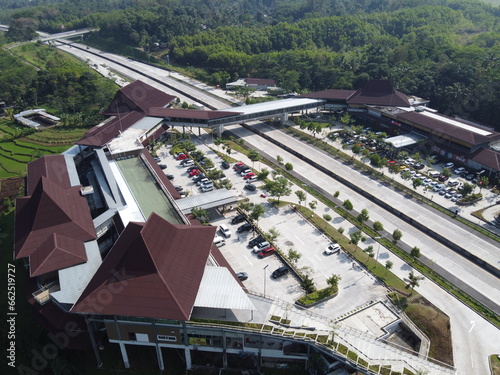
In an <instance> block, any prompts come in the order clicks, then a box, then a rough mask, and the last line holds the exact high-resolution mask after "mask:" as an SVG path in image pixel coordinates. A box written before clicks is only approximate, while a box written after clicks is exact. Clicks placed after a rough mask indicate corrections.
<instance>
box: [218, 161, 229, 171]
mask: <svg viewBox="0 0 500 375" xmlns="http://www.w3.org/2000/svg"><path fill="white" fill-rule="evenodd" d="M220 166H221V167H222V169H229V163H228V162H227V161H225V160H224V161H223V162H222V163H221V164H220Z"/></svg>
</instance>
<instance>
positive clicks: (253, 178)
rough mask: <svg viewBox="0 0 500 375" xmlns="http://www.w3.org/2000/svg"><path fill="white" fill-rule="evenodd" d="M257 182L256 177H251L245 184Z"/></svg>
mask: <svg viewBox="0 0 500 375" xmlns="http://www.w3.org/2000/svg"><path fill="white" fill-rule="evenodd" d="M255 181H257V176H252V177H250V178H249V179H247V182H255Z"/></svg>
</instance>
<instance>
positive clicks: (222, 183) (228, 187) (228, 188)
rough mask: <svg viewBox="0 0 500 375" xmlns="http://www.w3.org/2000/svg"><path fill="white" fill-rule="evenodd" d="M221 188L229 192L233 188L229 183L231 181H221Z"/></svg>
mask: <svg viewBox="0 0 500 375" xmlns="http://www.w3.org/2000/svg"><path fill="white" fill-rule="evenodd" d="M220 184H221V186H222V187H223V188H225V189H227V190H231V188H232V187H233V183H232V182H231V180H229V179H227V178H225V179H224V180H222V181H221V182H220Z"/></svg>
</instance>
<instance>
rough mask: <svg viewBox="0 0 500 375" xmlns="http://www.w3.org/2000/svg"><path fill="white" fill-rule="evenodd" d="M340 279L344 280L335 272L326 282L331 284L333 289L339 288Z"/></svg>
mask: <svg viewBox="0 0 500 375" xmlns="http://www.w3.org/2000/svg"><path fill="white" fill-rule="evenodd" d="M340 280H342V277H341V276H340V275H335V274H333V275H332V276H330V277H329V278H328V279H326V283H327V284H328V285H330V288H331V289H333V290H334V289H337V287H338V285H339V281H340Z"/></svg>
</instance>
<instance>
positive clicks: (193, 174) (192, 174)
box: [189, 169, 201, 177]
mask: <svg viewBox="0 0 500 375" xmlns="http://www.w3.org/2000/svg"><path fill="white" fill-rule="evenodd" d="M200 173H201V172H200V170H199V169H193V170H192V171H191V172H189V175H190V176H191V177H193V176H197V175H199V174H200Z"/></svg>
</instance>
